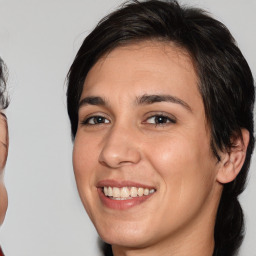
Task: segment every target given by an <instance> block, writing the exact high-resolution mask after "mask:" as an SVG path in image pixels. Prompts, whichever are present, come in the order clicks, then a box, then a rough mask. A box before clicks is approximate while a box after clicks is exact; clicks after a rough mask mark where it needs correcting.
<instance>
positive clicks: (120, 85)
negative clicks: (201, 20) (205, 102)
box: [81, 41, 202, 102]
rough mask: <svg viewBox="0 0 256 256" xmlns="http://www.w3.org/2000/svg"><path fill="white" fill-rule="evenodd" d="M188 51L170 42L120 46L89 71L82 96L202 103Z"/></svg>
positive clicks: (146, 42)
mask: <svg viewBox="0 0 256 256" xmlns="http://www.w3.org/2000/svg"><path fill="white" fill-rule="evenodd" d="M197 85H198V77H197V74H196V71H195V67H194V64H193V61H192V59H191V57H190V55H189V54H188V52H187V51H186V50H184V49H182V48H180V47H177V46H175V45H174V44H173V43H170V42H158V41H144V42H139V43H133V44H128V45H125V46H119V47H117V48H115V49H114V50H112V51H110V52H109V53H108V54H105V55H104V56H103V57H102V58H100V59H99V60H98V61H97V62H96V64H95V65H94V66H93V67H92V68H91V70H90V71H89V72H88V75H87V77H86V79H85V83H84V89H83V92H82V96H81V98H82V97H84V96H91V95H93V96H94V94H109V95H111V96H112V95H113V93H115V94H119V95H123V94H124V93H125V94H126V95H132V94H133V95H134V94H135V95H138V96H139V95H141V94H166V93H168V94H172V95H174V96H176V97H179V98H181V99H184V100H188V101H189V100H190V99H192V98H194V99H197V100H199V101H201V102H202V99H201V95H200V93H199V90H198V86H197Z"/></svg>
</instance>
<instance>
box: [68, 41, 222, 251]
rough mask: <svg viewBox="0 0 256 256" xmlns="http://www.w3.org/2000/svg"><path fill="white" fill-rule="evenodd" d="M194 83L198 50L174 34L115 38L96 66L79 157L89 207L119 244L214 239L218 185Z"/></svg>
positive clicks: (84, 105) (103, 232)
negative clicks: (173, 39)
mask: <svg viewBox="0 0 256 256" xmlns="http://www.w3.org/2000/svg"><path fill="white" fill-rule="evenodd" d="M197 84H198V78H197V75H196V72H195V70H194V66H193V63H192V61H191V58H190V57H189V55H188V54H187V53H186V52H185V51H183V50H181V49H179V48H177V47H175V46H173V45H172V44H171V43H169V44H167V43H161V42H141V43H137V44H136V45H135V44H130V45H127V46H122V47H118V48H116V49H114V50H113V51H111V52H110V53H109V54H107V55H106V56H104V57H103V58H101V59H100V60H99V61H98V62H97V63H96V64H95V65H94V66H93V67H92V69H91V70H90V71H89V73H88V75H87V77H86V80H85V83H84V88H83V92H82V96H81V101H80V107H79V124H78V130H77V134H76V138H75V142H74V151H73V165H74V172H75V177H76V181H77V186H78V190H79V194H80V197H81V199H82V202H83V204H84V206H85V209H86V211H87V213H88V215H89V216H90V218H91V220H92V222H93V223H94V225H95V227H96V229H97V231H98V232H99V234H100V236H101V237H102V238H103V240H105V241H106V242H108V243H110V244H112V245H113V249H114V250H118V248H121V247H134V248H145V247H150V246H151V247H153V246H154V247H156V248H158V249H157V251H158V253H159V250H160V249H159V248H161V250H162V249H163V248H165V247H168V246H170V245H171V246H172V248H173V252H174V251H175V250H176V249H177V248H180V247H182V246H183V247H184V245H185V244H186V242H185V241H186V239H187V240H188V241H191V243H193V240H195V238H198V239H199V238H200V243H202V244H203V243H204V240H205V239H208V240H209V239H210V240H211V239H213V229H214V218H215V214H216V210H217V206H218V200H219V197H220V194H221V187H220V185H219V184H218V183H217V182H216V175H217V172H218V164H217V163H216V162H217V161H216V158H215V157H214V156H213V154H212V152H211V149H210V131H209V129H208V124H207V121H206V117H205V112H204V106H203V101H202V97H201V95H200V93H199V91H198V87H197ZM170 242H171V243H170ZM188 243H189V242H188ZM163 244H165V245H166V246H160V245H163ZM156 245H158V246H156ZM180 245H182V246H180ZM175 248H176V249H175ZM152 251H153V250H151V252H152ZM169 253H170V250H169ZM147 255H149V254H147ZM154 255H156V254H154ZM161 255H164V251H162V254H161ZM168 255H169V254H168ZM175 255H176V254H175ZM179 255H181V254H179ZM182 255H183V254H182ZM190 255H192V254H190ZM198 255H199V254H198Z"/></svg>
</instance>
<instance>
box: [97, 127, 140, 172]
mask: <svg viewBox="0 0 256 256" xmlns="http://www.w3.org/2000/svg"><path fill="white" fill-rule="evenodd" d="M140 160H141V152H140V149H139V142H138V139H137V138H136V135H135V132H134V131H132V130H129V129H125V128H122V127H113V128H112V129H111V131H109V133H108V134H107V135H106V137H105V139H104V142H103V147H102V150H101V153H100V155H99V162H100V163H101V164H103V165H105V166H108V167H110V168H120V167H121V166H123V165H132V164H137V163H138V162H139V161H140Z"/></svg>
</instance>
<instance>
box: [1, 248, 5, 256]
mask: <svg viewBox="0 0 256 256" xmlns="http://www.w3.org/2000/svg"><path fill="white" fill-rule="evenodd" d="M0 256H4V253H3V251H2V248H1V247H0Z"/></svg>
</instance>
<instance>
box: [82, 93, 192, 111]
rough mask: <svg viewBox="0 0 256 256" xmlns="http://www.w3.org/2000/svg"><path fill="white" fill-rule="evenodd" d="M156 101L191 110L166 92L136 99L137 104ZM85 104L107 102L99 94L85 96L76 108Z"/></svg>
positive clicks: (104, 104)
mask: <svg viewBox="0 0 256 256" xmlns="http://www.w3.org/2000/svg"><path fill="white" fill-rule="evenodd" d="M157 102H171V103H175V104H179V105H181V106H182V107H184V108H186V109H187V110H189V111H190V112H192V109H191V107H190V106H189V105H188V104H187V103H186V102H185V101H183V100H181V99H180V98H178V97H175V96H172V95H168V94H160V95H158V94H153V95H148V94H144V95H142V96H141V97H137V99H136V104H137V105H149V104H154V103H157ZM86 105H95V106H106V105H107V102H106V100H104V99H103V98H102V97H99V96H91V97H85V98H83V99H82V100H81V101H80V102H79V105H78V108H80V107H82V106H86Z"/></svg>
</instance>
